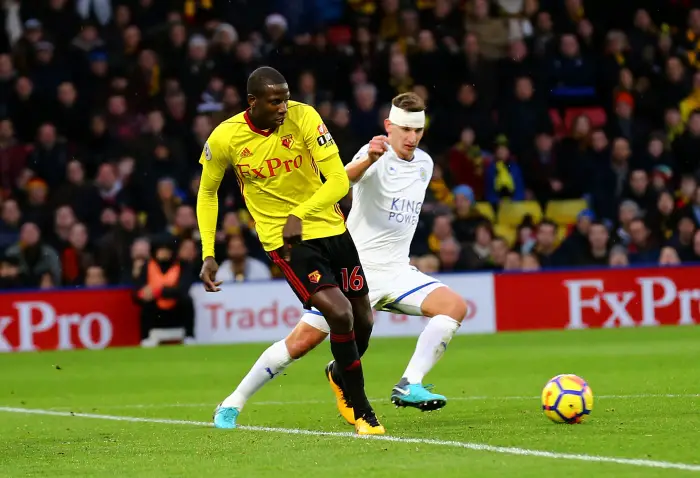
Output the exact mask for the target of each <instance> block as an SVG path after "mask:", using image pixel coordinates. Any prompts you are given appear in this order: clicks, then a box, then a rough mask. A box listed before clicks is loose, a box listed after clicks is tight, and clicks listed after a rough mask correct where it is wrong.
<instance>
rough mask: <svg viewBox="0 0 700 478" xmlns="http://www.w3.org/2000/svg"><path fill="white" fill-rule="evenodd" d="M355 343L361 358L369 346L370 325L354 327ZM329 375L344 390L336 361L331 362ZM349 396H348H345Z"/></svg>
mask: <svg viewBox="0 0 700 478" xmlns="http://www.w3.org/2000/svg"><path fill="white" fill-rule="evenodd" d="M354 332H355V343H356V344H357V354H358V355H359V356H360V358H362V357H363V356H364V355H365V352H366V351H367V349H368V348H369V338H370V336H371V335H372V325H370V326H369V328H365V329H355V331H354ZM331 377H332V378H333V381H334V382H335V383H336V384H337V385H338V386H339V387H340V388H341V389H343V390H345V384H344V383H343V376H342V374H341V373H340V368H339V367H338V362H333V367H332V368H331ZM347 398H350V397H347Z"/></svg>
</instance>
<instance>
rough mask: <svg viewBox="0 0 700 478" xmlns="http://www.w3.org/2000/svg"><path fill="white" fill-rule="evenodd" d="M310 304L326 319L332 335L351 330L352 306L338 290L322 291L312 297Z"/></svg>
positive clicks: (328, 289)
mask: <svg viewBox="0 0 700 478" xmlns="http://www.w3.org/2000/svg"><path fill="white" fill-rule="evenodd" d="M311 300H312V304H313V306H314V307H316V309H318V311H319V312H321V314H323V316H324V317H325V318H326V322H328V327H329V328H330V329H331V332H334V333H340V334H343V333H347V332H350V331H351V330H352V328H353V315H352V312H353V311H352V304H350V301H349V300H348V299H347V298H346V297H345V296H344V295H343V293H342V292H340V289H338V288H335V287H333V288H330V287H329V288H327V289H323V290H321V291H319V292H317V293H316V294H314V296H313V297H312V299H311Z"/></svg>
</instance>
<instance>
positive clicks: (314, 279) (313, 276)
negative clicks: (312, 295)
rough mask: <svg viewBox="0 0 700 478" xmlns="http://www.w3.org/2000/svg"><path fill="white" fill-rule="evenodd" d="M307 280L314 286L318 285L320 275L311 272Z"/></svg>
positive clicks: (316, 272)
mask: <svg viewBox="0 0 700 478" xmlns="http://www.w3.org/2000/svg"><path fill="white" fill-rule="evenodd" d="M309 280H310V281H311V282H313V283H314V284H318V281H320V280H321V273H320V272H318V271H313V272H312V273H311V274H309Z"/></svg>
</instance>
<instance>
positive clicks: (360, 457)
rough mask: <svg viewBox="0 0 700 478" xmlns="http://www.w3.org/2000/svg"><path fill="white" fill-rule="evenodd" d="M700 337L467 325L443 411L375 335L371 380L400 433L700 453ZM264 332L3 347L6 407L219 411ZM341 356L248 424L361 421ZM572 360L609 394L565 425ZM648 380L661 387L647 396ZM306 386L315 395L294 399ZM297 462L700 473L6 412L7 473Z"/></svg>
mask: <svg viewBox="0 0 700 478" xmlns="http://www.w3.org/2000/svg"><path fill="white" fill-rule="evenodd" d="M699 341H700V328H696V327H688V328H643V329H627V330H585V331H567V332H537V333H522V334H497V335H487V336H461V337H457V338H455V339H454V340H453V341H452V343H451V344H450V347H449V350H448V351H447V353H446V354H445V356H444V358H443V360H442V361H441V362H440V363H439V364H438V365H437V366H436V368H435V369H434V370H433V372H432V373H431V374H430V375H429V376H428V380H427V382H430V383H435V384H436V385H437V388H436V391H437V392H439V393H444V394H445V395H447V397H448V400H450V399H451V400H450V401H449V402H448V405H447V407H446V408H445V409H443V410H442V411H440V412H434V413H421V412H419V411H417V410H413V409H398V410H397V409H395V408H394V406H393V405H391V403H389V400H388V396H389V393H390V391H391V387H392V386H393V384H394V383H395V382H396V381H397V380H398V379H399V378H400V376H401V373H402V372H403V369H404V367H405V365H406V363H407V361H408V359H409V357H410V355H411V353H412V351H413V347H414V344H415V339H374V340H373V342H372V344H371V346H370V349H369V352H368V353H367V355H366V357H365V359H364V360H363V364H364V369H365V375H366V382H367V391H368V395H369V396H370V397H371V398H374V399H375V400H374V402H373V404H374V406H375V409H376V410H377V412H378V414H379V416H380V418H381V419H382V421H383V423H384V424H385V425H386V427H387V429H388V433H389V434H391V435H393V436H397V437H417V438H429V439H435V440H455V441H460V442H470V443H480V444H488V445H495V446H506V447H521V448H526V449H529V450H543V451H550V452H555V453H575V454H590V455H596V456H605V457H619V458H631V459H644V460H659V461H667V462H677V463H685V464H694V465H700V453H698V450H699V449H700V448H699V445H698V441H699V439H700V436H699V435H698V430H700V416H699V415H698V412H697V410H698V406H699V405H700V397H694V396H688V395H692V394H697V393H700V369H699V368H698V359H699V358H700V346H698V343H699ZM265 347H266V344H251V345H236V346H211V347H162V348H158V349H110V350H104V351H76V352H55V353H54V352H51V353H48V352H44V353H34V354H5V355H0V406H5V407H22V408H34V409H54V410H62V411H73V412H83V413H93V414H104V415H122V416H130V417H153V418H167V419H179V420H192V421H200V422H201V421H210V420H211V415H212V410H213V408H214V407H215V405H216V404H217V403H218V402H220V401H221V400H222V399H223V398H224V397H225V396H226V395H227V394H228V393H229V392H230V391H231V389H232V388H233V387H234V386H235V385H236V384H237V382H238V381H239V380H240V378H242V376H243V375H244V374H245V373H246V372H247V371H248V369H249V367H250V366H251V365H252V363H253V362H254V361H255V359H256V358H257V356H258V355H259V353H260V352H262V351H263V350H264V349H265ZM329 359H330V350H329V347H328V345H327V344H324V345H323V346H321V347H319V348H318V349H317V350H316V351H314V352H313V353H311V354H310V355H309V356H308V357H305V358H304V359H303V360H301V361H299V362H298V363H295V364H294V365H293V366H292V367H290V368H289V369H288V370H287V373H286V375H284V376H280V377H278V378H276V379H275V380H274V381H273V382H271V383H270V384H269V385H268V387H267V388H265V389H263V390H262V391H261V392H260V393H259V394H258V395H257V396H256V397H255V398H254V399H253V401H251V402H249V404H248V406H247V407H246V408H245V410H244V412H243V414H242V415H241V418H240V423H241V424H243V425H257V426H269V427H281V428H299V429H306V430H317V431H332V432H349V431H352V428H351V427H348V426H347V425H345V424H344V422H342V421H341V419H340V418H339V417H338V414H337V412H336V410H335V407H334V403H333V400H332V396H331V394H330V390H329V388H328V385H327V382H326V380H325V378H324V376H323V367H324V365H325V364H326V362H327V361H328V360H329ZM57 366H58V367H60V369H58V368H57ZM559 373H575V374H578V375H581V376H582V377H584V378H585V379H586V380H588V382H589V384H590V385H591V387H592V389H593V391H594V393H595V394H596V401H595V407H594V410H593V413H592V415H591V417H590V418H589V420H588V421H587V422H586V423H584V424H582V425H556V424H553V423H551V422H549V421H548V420H547V419H546V418H545V417H544V416H543V414H542V412H541V410H540V402H539V398H537V396H538V395H539V393H540V391H541V389H542V387H543V385H544V384H545V382H546V381H547V380H548V379H549V378H551V377H552V376H554V375H556V374H559ZM646 394H649V395H655V396H641V395H646ZM662 394H675V395H679V396H673V397H670V396H660V395H662ZM621 396H624V397H621ZM635 396H636V397H635ZM478 397H481V398H478ZM517 397H524V398H517ZM305 401H306V402H311V403H288V404H280V403H279V402H305ZM290 472H292V473H293V475H294V476H333V477H344V476H348V477H349V476H356V475H360V476H362V475H364V476H387V477H396V476H424V475H425V474H427V473H430V474H440V477H441V478H444V477H452V476H486V477H490V476H506V474H511V473H512V474H513V475H514V476H519V477H521V476H538V477H541V476H542V475H543V473H548V474H553V473H557V474H559V475H560V476H561V474H562V473H565V474H566V475H567V476H568V477H576V476H586V477H588V476H614V477H628V476H629V477H640V476H675V475H695V474H698V473H697V472H693V471H684V470H674V469H658V468H656V469H655V468H648V467H638V466H632V465H628V464H614V463H597V462H584V461H577V460H571V459H567V458H563V457H559V458H545V457H537V456H521V455H512V454H502V453H495V452H493V451H480V450H470V449H464V448H456V447H450V446H445V445H437V444H424V443H418V444H416V443H401V442H386V441H373V440H355V439H351V438H349V437H334V436H305V435H288V434H279V433H271V432H263V431H252V430H232V431H229V430H226V431H224V430H215V429H211V428H208V427H205V426H197V425H187V424H182V425H177V424H162V423H131V422H117V421H108V420H102V419H88V418H81V417H73V416H44V415H27V414H20V413H8V412H2V411H0V477H6V476H8V477H10V476H11V477H15V476H17V477H19V476H21V477H26V476H51V477H56V476H120V477H124V476H129V477H131V476H144V477H159V476H167V477H179V476H182V477H192V476H207V477H214V476H241V477H243V476H245V477H266V476H274V477H276V478H279V476H281V473H290ZM409 474H410V475H409Z"/></svg>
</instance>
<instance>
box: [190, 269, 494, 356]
mask: <svg viewBox="0 0 700 478" xmlns="http://www.w3.org/2000/svg"><path fill="white" fill-rule="evenodd" d="M437 278H438V279H440V280H441V281H442V282H444V283H445V284H447V285H448V286H450V287H451V288H452V289H454V290H455V291H456V292H457V293H459V294H461V295H462V296H463V297H464V298H465V299H466V301H467V304H468V312H467V317H466V319H465V320H464V322H463V324H462V327H461V328H460V330H459V333H460V334H469V333H471V334H476V333H493V332H495V331H496V317H495V304H494V279H493V275H492V274H448V275H442V276H437ZM190 294H191V296H192V299H193V300H194V305H195V324H196V325H195V333H196V338H197V342H199V343H240V342H274V341H277V340H280V339H282V338H284V337H285V336H286V335H287V334H288V333H289V331H291V330H292V329H293V328H294V326H295V325H296V324H297V322H298V321H299V319H300V318H301V316H302V315H303V313H304V311H303V309H302V307H301V304H300V303H299V300H298V299H297V297H296V296H295V295H294V293H293V292H292V290H291V289H290V288H289V286H288V285H287V283H286V282H285V281H283V280H277V281H269V282H267V281H266V282H247V283H246V282H244V283H227V284H224V285H223V286H222V288H221V291H220V292H216V293H208V292H205V291H204V289H203V287H202V285H201V284H195V285H194V286H193V287H192V290H191V292H190ZM374 320H375V325H374V330H373V333H372V334H373V336H375V337H400V336H417V335H418V334H420V332H421V331H422V330H423V327H425V323H426V319H425V318H423V317H410V316H406V315H402V314H392V313H387V312H377V313H375V316H374Z"/></svg>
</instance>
